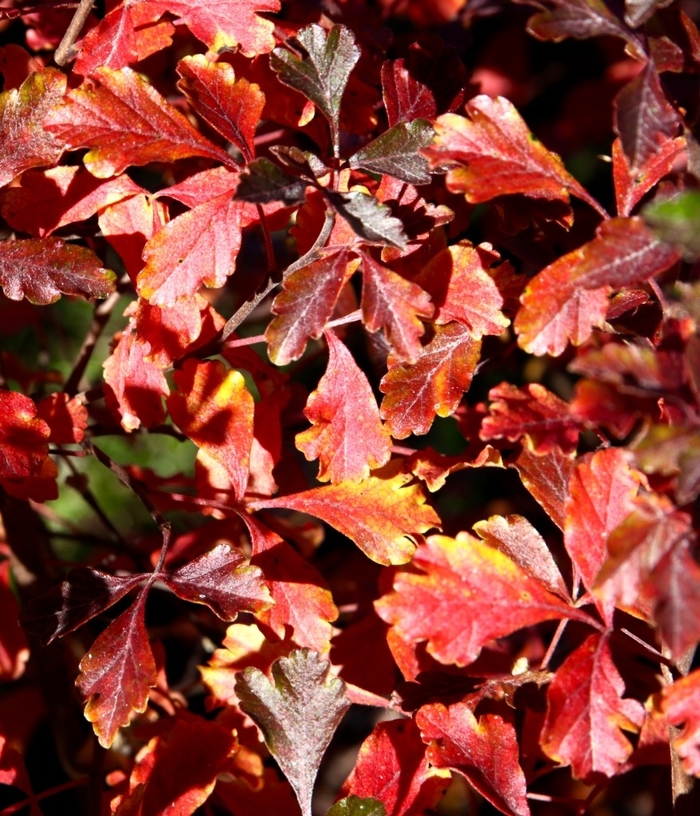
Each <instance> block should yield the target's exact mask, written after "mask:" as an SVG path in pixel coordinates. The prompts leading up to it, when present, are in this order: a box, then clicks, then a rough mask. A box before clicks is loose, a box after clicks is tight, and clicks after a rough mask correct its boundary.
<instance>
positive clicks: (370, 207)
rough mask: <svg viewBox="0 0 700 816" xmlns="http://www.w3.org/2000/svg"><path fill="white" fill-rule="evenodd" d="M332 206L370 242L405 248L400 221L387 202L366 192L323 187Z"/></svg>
mask: <svg viewBox="0 0 700 816" xmlns="http://www.w3.org/2000/svg"><path fill="white" fill-rule="evenodd" d="M324 192H325V195H326V196H327V197H328V200H329V201H330V203H331V204H332V205H333V208H334V209H335V210H336V212H338V213H339V214H340V215H342V216H343V218H344V219H345V220H346V221H347V222H348V224H349V225H350V227H351V229H352V230H353V232H354V233H355V234H356V235H359V236H360V238H362V239H364V240H365V241H367V242H368V243H371V244H384V245H385V246H393V247H397V248H398V249H405V247H406V240H407V239H406V234H405V233H404V231H403V224H402V223H401V221H400V220H399V219H398V218H395V217H394V216H393V215H392V214H391V210H390V209H389V207H387V206H386V204H382V203H381V201H379V200H378V199H377V198H375V197H374V196H372V195H368V194H367V193H360V192H352V193H334V192H331V191H328V190H325V191H324Z"/></svg>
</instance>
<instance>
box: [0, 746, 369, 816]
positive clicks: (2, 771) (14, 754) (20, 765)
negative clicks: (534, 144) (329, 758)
mask: <svg viewBox="0 0 700 816" xmlns="http://www.w3.org/2000/svg"><path fill="white" fill-rule="evenodd" d="M0 784H1V785H12V787H14V788H19V789H20V790H21V791H22V793H24V794H26V796H27V797H28V798H30V799H31V798H32V785H31V782H30V780H29V774H28V773H27V769H26V767H25V765H24V759H23V758H22V754H21V753H20V752H19V751H18V750H17V749H16V748H13V747H12V745H10V743H9V741H8V739H7V737H5V736H3V735H1V734H0ZM30 815H31V816H41V815H42V811H41V809H40V808H39V805H38V804H37V803H36V802H35V801H33V802H32V803H31V805H30ZM377 816H381V814H378V815H377Z"/></svg>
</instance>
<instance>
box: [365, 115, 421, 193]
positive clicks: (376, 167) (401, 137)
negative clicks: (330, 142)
mask: <svg viewBox="0 0 700 816" xmlns="http://www.w3.org/2000/svg"><path fill="white" fill-rule="evenodd" d="M434 135H435V131H434V129H433V126H432V125H431V124H430V122H428V120H427V119H415V120H414V121H413V122H399V123H398V124H397V125H394V127H392V128H389V130H387V131H386V132H384V133H382V135H381V136H378V137H377V138H376V139H375V140H374V141H373V142H370V143H369V144H368V145H366V146H365V147H363V148H362V150H360V151H358V152H357V153H355V155H354V156H352V157H351V159H350V166H351V167H362V168H363V169H364V170H369V171H370V173H381V174H382V175H387V176H393V177H394V178H397V179H401V181H405V182H408V184H428V183H429V182H430V172H429V171H428V160H427V159H426V158H425V156H422V155H421V153H420V152H419V151H420V150H421V148H423V147H427V146H428V145H429V144H430V143H431V142H432V141H433V137H434Z"/></svg>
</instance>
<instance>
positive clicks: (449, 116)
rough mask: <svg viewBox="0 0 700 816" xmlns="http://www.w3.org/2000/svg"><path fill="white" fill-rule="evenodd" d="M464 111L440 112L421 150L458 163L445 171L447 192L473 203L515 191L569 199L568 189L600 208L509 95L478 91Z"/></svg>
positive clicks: (433, 159) (440, 162) (437, 163)
mask: <svg viewBox="0 0 700 816" xmlns="http://www.w3.org/2000/svg"><path fill="white" fill-rule="evenodd" d="M467 113H468V114H469V117H470V118H469V119H466V118H465V117H463V116H459V115H457V114H456V113H446V114H444V115H443V116H439V117H438V119H437V121H436V125H435V126H436V137H435V141H434V143H433V145H432V146H431V147H428V148H426V149H425V150H424V151H423V153H424V154H425V155H426V156H427V157H428V159H429V161H430V164H431V167H433V168H437V167H441V166H444V165H448V166H449V167H451V168H454V167H455V165H457V167H456V169H450V170H448V173H447V187H448V189H449V190H450V191H451V192H453V193H464V194H465V196H466V198H467V201H469V202H470V203H471V204H478V203H479V202H482V201H490V200H491V199H492V198H496V197H497V196H502V195H513V194H514V193H521V194H523V195H526V196H530V197H532V198H544V199H548V200H555V201H562V202H564V203H566V204H568V202H569V194H570V193H571V194H572V195H575V196H577V197H578V198H580V199H582V200H583V201H586V202H588V203H589V204H590V205H591V206H592V207H593V208H594V209H596V210H598V211H599V212H601V207H600V205H599V204H598V203H597V202H596V201H595V199H593V198H591V196H590V195H589V194H588V193H587V192H586V190H584V188H583V187H581V185H580V184H579V183H578V182H577V181H576V180H575V179H574V178H573V177H572V176H570V175H569V173H567V171H566V170H565V168H564V164H563V162H562V161H561V159H560V158H559V156H557V155H556V154H555V153H552V152H551V151H549V150H547V148H546V147H544V145H542V144H541V143H540V142H538V141H537V140H536V139H535V137H534V136H533V135H532V134H531V133H530V131H529V130H528V128H527V125H526V124H525V122H524V121H523V120H522V118H521V116H520V114H519V113H518V111H517V110H516V108H515V106H514V105H513V104H512V103H511V102H509V101H508V100H507V99H505V98H504V97H500V96H499V97H496V98H494V99H492V98H491V97H489V96H486V95H484V94H481V95H479V96H476V97H474V98H473V99H471V100H470V101H469V102H468V103H467Z"/></svg>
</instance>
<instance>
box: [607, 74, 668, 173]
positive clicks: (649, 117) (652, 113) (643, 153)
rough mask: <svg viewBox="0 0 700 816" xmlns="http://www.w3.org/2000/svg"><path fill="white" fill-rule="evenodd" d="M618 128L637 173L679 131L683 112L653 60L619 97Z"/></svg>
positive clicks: (616, 114)
mask: <svg viewBox="0 0 700 816" xmlns="http://www.w3.org/2000/svg"><path fill="white" fill-rule="evenodd" d="M614 107H615V132H616V133H617V134H618V136H619V137H620V141H621V142H622V149H623V151H624V153H625V156H626V157H627V161H628V162H629V166H630V170H631V172H632V173H633V174H637V173H639V171H640V170H641V169H642V168H643V167H644V166H645V165H646V164H647V163H648V162H649V160H650V159H653V158H654V157H656V156H657V155H658V153H659V151H660V149H661V148H662V147H663V146H664V145H665V143H666V142H667V141H669V140H670V139H673V137H674V136H676V135H677V134H678V128H679V126H680V122H681V119H680V116H679V114H678V112H677V111H676V109H675V108H674V107H673V106H672V105H671V104H670V103H669V101H668V99H667V98H666V94H665V93H664V90H663V88H662V87H661V81H660V79H659V74H658V72H657V70H656V68H655V66H654V63H653V62H648V63H647V64H646V65H645V66H644V68H642V70H641V71H640V72H639V73H638V74H637V76H636V77H635V78H634V79H633V80H632V81H631V82H628V83H627V85H625V86H624V87H623V88H622V90H621V91H620V92H619V94H618V95H617V97H616V98H615V104H614Z"/></svg>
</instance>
